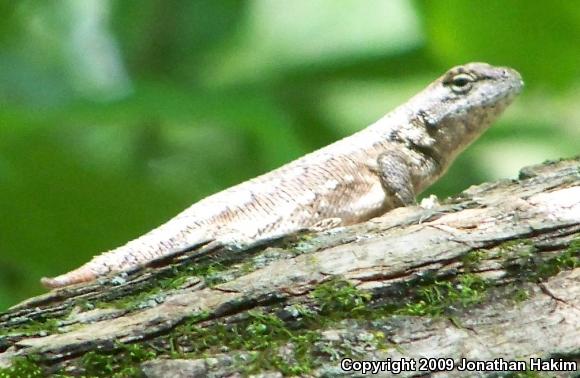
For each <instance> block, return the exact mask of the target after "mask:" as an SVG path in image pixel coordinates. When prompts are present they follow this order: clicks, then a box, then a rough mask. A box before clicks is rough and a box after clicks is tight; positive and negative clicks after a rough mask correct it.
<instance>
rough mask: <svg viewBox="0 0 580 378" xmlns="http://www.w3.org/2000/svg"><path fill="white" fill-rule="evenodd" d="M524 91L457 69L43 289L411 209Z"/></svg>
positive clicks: (483, 73)
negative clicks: (195, 251) (351, 130)
mask: <svg viewBox="0 0 580 378" xmlns="http://www.w3.org/2000/svg"><path fill="white" fill-rule="evenodd" d="M522 86H523V82H522V80H521V77H520V75H519V74H518V73H517V72H516V71H514V70H512V69H509V68H503V67H493V66H490V65H488V64H485V63H470V64H466V65H463V66H457V67H454V68H452V69H451V70H449V71H448V72H447V73H446V74H444V75H443V76H441V77H440V78H439V79H437V80H435V81H434V82H433V83H431V84H430V85H429V86H428V87H427V88H426V89H424V90H423V91H422V92H420V93H419V94H417V95H416V96H414V97H413V98H411V99H410V100H409V101H408V102H407V103H405V104H403V105H401V106H399V107H398V108H396V109H395V110H393V111H392V112H390V113H388V114H387V115H385V116H384V117H383V118H381V119H380V120H378V121H377V122H375V123H374V124H372V125H370V126H368V127H367V128H365V129H363V130H361V131H359V132H357V133H355V134H353V135H351V136H349V137H346V138H344V139H342V140H339V141H337V142H335V143H333V144H331V145H329V146H327V147H324V148H322V149H320V150H317V151H315V152H312V153H310V154H307V155H305V156H303V157H301V158H299V159H297V160H295V161H293V162H291V163H288V164H286V165H284V166H282V167H280V168H278V169H275V170H273V171H271V172H269V173H266V174H263V175H261V176H258V177H256V178H253V179H250V180H248V181H245V182H243V183H241V184H239V185H236V186H233V187H231V188H229V189H226V190H224V191H222V192H219V193H217V194H214V195H212V196H209V197H206V198H205V199H202V200H201V201H199V202H197V203H195V204H193V205H192V206H191V207H189V208H188V209H186V210H184V211H183V212H181V213H180V214H178V215H177V216H176V217H175V218H173V219H171V220H169V221H168V222H167V223H165V224H163V225H161V226H160V227H158V228H156V229H154V230H152V231H150V232H149V233H147V234H145V235H143V236H141V237H139V238H137V239H135V240H132V241H130V242H128V243H127V244H125V245H124V246H121V247H118V248H116V249H113V250H111V251H109V252H105V253H103V254H101V255H99V256H96V257H94V258H93V259H92V260H91V261H89V262H88V263H86V264H85V265H83V266H81V267H80V268H78V269H76V270H73V271H71V272H69V273H66V274H63V275H60V276H57V277H55V278H43V279H42V280H41V282H42V283H43V285H45V286H46V287H49V288H55V287H61V286H66V285H70V284H74V283H79V282H85V281H91V280H93V279H95V278H97V277H100V276H103V275H106V274H109V273H112V272H119V271H123V270H127V269H131V268H134V267H136V266H140V265H143V264H145V263H148V262H150V261H153V260H155V259H157V258H161V257H163V256H166V255H169V254H172V253H175V251H179V250H186V249H188V248H191V247H193V246H197V245H201V244H204V243H207V242H217V243H219V244H222V245H226V246H243V245H251V244H255V243H256V242H259V241H260V240H264V239H271V238H275V237H279V236H283V235H287V234H291V233H294V232H297V231H300V230H304V229H317V230H321V229H327V228H332V227H337V226H345V225H350V224H354V223H358V222H362V221H365V220H368V219H370V218H372V217H375V216H378V215H381V214H383V213H385V212H387V211H388V210H391V209H393V208H396V207H399V206H404V205H408V204H411V203H413V202H414V199H415V195H416V194H419V193H420V192H422V191H423V190H424V189H425V188H426V187H428V186H429V185H430V184H431V183H433V182H434V181H435V180H437V179H438V178H439V177H440V176H441V175H442V174H443V173H444V172H445V171H446V170H447V168H448V167H449V165H450V164H451V162H452V161H453V160H454V158H455V157H456V156H457V154H459V153H460V152H461V151H462V150H464V149H465V148H466V147H467V146H468V145H469V144H470V143H471V142H472V141H474V140H475V139H476V138H477V137H478V136H479V135H481V133H483V132H484V131H485V130H486V129H487V128H488V127H489V125H490V124H491V122H492V121H493V120H494V119H495V118H497V116H498V115H499V114H500V113H501V112H502V111H503V109H505V107H506V106H507V105H508V104H509V103H511V101H512V100H513V98H514V97H515V96H516V95H517V94H518V93H519V92H520V91H521V88H522Z"/></svg>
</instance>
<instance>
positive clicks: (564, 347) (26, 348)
mask: <svg viewBox="0 0 580 378" xmlns="http://www.w3.org/2000/svg"><path fill="white" fill-rule="evenodd" d="M214 252H215V253H214V254H212V255H211V256H195V255H191V256H187V257H182V258H180V259H179V260H177V261H172V262H171V263H170V264H169V265H165V266H161V267H156V268H147V269H143V270H141V271H136V272H132V273H130V274H126V275H122V276H117V277H109V278H106V279H102V280H99V281H98V282H95V283H93V284H89V285H81V286H76V287H70V288H65V289H61V290H57V291H53V292H50V293H47V294H46V295H43V296H39V297H35V298H31V299H29V300H27V301H25V302H23V303H21V304H19V305H17V306H15V307H13V308H12V309H10V310H9V311H8V312H6V313H3V314H0V368H4V369H3V370H2V369H0V376H11V375H12V376H19V374H25V373H26V374H29V375H32V376H34V374H37V375H38V376H41V374H48V373H59V374H69V375H108V376H111V375H115V374H117V375H118V376H126V375H145V376H148V377H161V376H230V375H232V374H233V375H239V374H242V375H246V374H253V373H260V374H266V375H272V376H277V375H281V374H283V375H312V376H337V375H342V374H349V373H347V372H344V371H343V370H341V368H340V361H341V360H342V359H343V358H352V359H353V360H381V361H388V359H390V360H401V359H406V360H408V361H415V362H416V363H417V365H416V366H415V368H414V369H411V370H410V371H403V372H402V374H401V375H400V376H425V375H428V374H431V375H433V376H466V375H470V376H479V375H481V376H487V375H492V374H494V373H493V372H492V371H487V372H469V373H466V372H461V371H458V370H457V369H455V370H453V371H445V369H446V368H447V367H449V366H450V365H451V364H455V367H457V365H458V364H460V363H461V359H462V358H465V359H467V360H469V361H476V360H483V361H489V360H493V359H498V358H502V359H503V360H505V361H516V360H517V361H525V362H528V363H529V362H530V359H531V358H542V359H545V360H549V359H550V358H552V359H553V361H572V362H576V364H578V363H579V361H580V267H579V254H580V158H576V159H571V160H563V161H559V162H549V163H545V164H543V165H539V166H534V167H529V168H525V169H523V170H522V172H521V174H520V179H519V180H503V181H499V182H494V183H487V184H482V185H479V186H475V187H472V188H470V189H468V190H466V191H464V192H463V193H461V194H460V195H459V196H457V197H456V198H453V199H451V200H449V201H447V202H446V203H445V204H443V205H435V206H433V207H432V208H430V209H425V208H421V207H407V208H400V209H397V210H395V211H392V212H390V213H388V214H386V215H385V216H383V217H380V218H376V219H373V220H371V221H369V222H366V223H363V224H360V225H356V226H353V227H347V228H341V229H334V230H331V231H329V232H325V233H320V234H314V235H307V234H305V235H299V236H296V237H294V238H292V239H291V240H281V241H276V242H272V243H269V245H266V246H264V247H260V248H255V249H253V250H249V251H244V252H241V253H236V254H234V253H231V252H230V253H228V251H220V250H216V251H214ZM431 357H432V358H448V359H449V360H440V361H439V363H440V364H441V365H439V368H438V369H436V368H437V365H436V363H437V362H433V361H435V360H425V361H426V362H428V364H431V365H428V364H427V366H426V367H428V368H430V369H431V370H440V371H432V372H429V371H421V370H420V367H421V366H420V359H421V358H431ZM433 364H435V366H433ZM446 364H447V365H446ZM569 366H573V365H569ZM577 366H579V365H577ZM530 367H531V366H530V365H528V368H530ZM392 369H393V367H392V366H391V370H392ZM493 370H497V369H493ZM352 373H355V374H359V373H360V371H359V372H353V371H351V372H350V374H352ZM381 374H382V375H385V376H389V375H390V373H389V371H388V370H387V371H383V372H381ZM550 374H551V376H554V375H556V376H573V375H574V374H576V373H575V372H571V371H567V372H566V371H559V372H550Z"/></svg>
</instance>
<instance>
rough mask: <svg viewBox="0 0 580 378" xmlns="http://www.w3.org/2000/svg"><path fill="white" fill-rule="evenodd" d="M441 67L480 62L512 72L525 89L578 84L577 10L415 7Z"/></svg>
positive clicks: (515, 2)
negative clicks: (495, 65)
mask: <svg viewBox="0 0 580 378" xmlns="http://www.w3.org/2000/svg"><path fill="white" fill-rule="evenodd" d="M416 4H417V6H418V9H419V10H420V14H421V16H422V18H423V21H424V23H425V27H426V35H427V39H428V47H429V49H430V51H431V53H432V54H433V55H434V56H436V57H437V58H438V60H439V62H440V64H441V65H442V67H448V66H451V65H457V64H460V63H466V62H469V61H484V62H489V63H492V64H498V65H507V66H511V67H515V68H517V69H518V70H519V71H520V72H521V73H522V75H523V77H524V78H525V80H526V82H527V83H528V84H529V85H530V86H536V85H544V86H551V87H558V86H566V87H569V86H571V85H573V84H574V83H575V82H576V81H577V80H578V79H579V78H580V64H578V62H579V61H580V44H579V43H578V41H580V22H578V20H579V19H580V7H579V6H578V4H575V2H571V1H567V0H555V1H550V2H549V3H547V2H543V1H527V0H512V1H505V0H488V1H485V2H483V1H462V0H441V1H428V0H419V1H417V2H416Z"/></svg>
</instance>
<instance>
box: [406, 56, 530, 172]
mask: <svg viewBox="0 0 580 378" xmlns="http://www.w3.org/2000/svg"><path fill="white" fill-rule="evenodd" d="M522 87H523V81H522V78H521V76H520V74H519V73H518V72H517V71H515V70H513V69H511V68H506V67H494V66H491V65H489V64H486V63H469V64H465V65H461V66H457V67H453V68H451V69H450V70H449V71H447V72H446V73H445V74H444V75H443V76H441V77H440V78H439V79H438V80H436V81H434V82H433V83H432V84H431V85H429V86H428V87H427V88H426V89H425V90H424V91H422V92H421V93H419V94H418V95H417V96H415V97H414V98H413V99H412V100H411V102H410V105H411V106H410V107H408V108H407V109H409V111H411V113H412V114H411V115H410V118H411V120H412V124H413V126H414V127H418V128H419V130H420V133H419V134H421V136H420V137H418V138H416V139H415V140H414V141H413V142H412V143H413V144H414V146H415V147H417V148H418V149H419V150H421V149H422V150H423V151H426V153H431V154H433V155H434V156H433V157H435V156H436V158H437V160H438V163H439V164H440V165H441V168H442V169H443V170H445V168H446V167H447V166H448V165H449V164H450V163H451V162H452V161H453V159H454V158H455V156H457V154H459V153H460V152H461V151H463V150H464V149H465V148H466V147H467V146H468V145H469V144H470V143H471V142H473V141H474V140H475V139H477V137H478V136H479V135H481V134H482V133H483V132H484V131H485V130H486V129H487V128H488V127H489V126H490V124H491V123H492V122H493V121H494V120H495V119H496V118H497V117H498V116H499V115H500V114H501V113H502V111H503V110H504V109H505V108H506V107H507V106H508V105H509V104H510V103H511V102H512V100H513V99H514V98H515V97H516V95H517V94H518V93H519V92H520V91H521V90H522Z"/></svg>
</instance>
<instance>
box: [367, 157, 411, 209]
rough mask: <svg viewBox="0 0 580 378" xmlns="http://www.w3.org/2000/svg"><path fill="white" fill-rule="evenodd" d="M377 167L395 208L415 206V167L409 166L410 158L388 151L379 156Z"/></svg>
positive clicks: (384, 187)
mask: <svg viewBox="0 0 580 378" xmlns="http://www.w3.org/2000/svg"><path fill="white" fill-rule="evenodd" d="M377 165H378V169H376V173H377V174H378V176H379V179H380V180H381V184H382V186H383V189H384V190H385V193H386V194H387V198H388V199H389V200H390V201H391V202H392V204H393V207H399V206H408V205H412V204H414V203H415V189H414V188H413V179H412V178H413V177H412V174H411V172H412V168H413V167H411V166H409V163H408V157H407V156H404V154H403V153H402V152H401V151H398V150H392V151H388V152H385V153H382V154H381V155H379V157H378V158H377Z"/></svg>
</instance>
